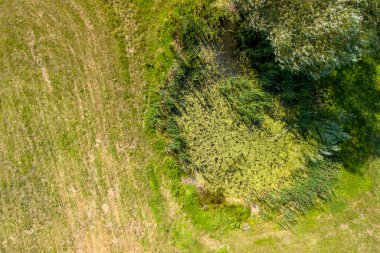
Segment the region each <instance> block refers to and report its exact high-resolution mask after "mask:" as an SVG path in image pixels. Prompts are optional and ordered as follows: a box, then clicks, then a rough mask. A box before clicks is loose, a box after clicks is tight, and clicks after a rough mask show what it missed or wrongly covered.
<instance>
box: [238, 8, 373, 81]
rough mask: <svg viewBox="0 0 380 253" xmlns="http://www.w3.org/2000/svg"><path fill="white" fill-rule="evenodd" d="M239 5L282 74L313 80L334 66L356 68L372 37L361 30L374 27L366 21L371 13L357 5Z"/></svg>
mask: <svg viewBox="0 0 380 253" xmlns="http://www.w3.org/2000/svg"><path fill="white" fill-rule="evenodd" d="M360 2H372V1H360ZM237 3H238V4H239V6H240V9H241V11H242V12H243V16H244V17H246V18H247V22H248V23H249V24H250V26H251V27H252V29H253V30H256V31H258V30H259V31H263V32H265V33H266V36H267V38H268V39H269V40H270V42H271V44H272V46H273V48H274V52H275V55H276V61H277V62H278V63H279V64H280V65H281V66H282V67H283V68H285V69H288V70H291V71H292V72H295V73H299V72H302V73H306V74H310V75H311V76H312V77H313V78H315V79H318V78H320V77H323V76H326V75H328V74H329V73H330V72H331V71H332V70H333V69H334V68H336V67H338V66H341V65H347V64H350V63H354V62H357V61H358V60H359V59H360V57H361V55H362V54H363V52H365V51H368V48H369V47H368V44H369V43H370V39H369V38H371V37H373V36H374V35H373V31H372V30H371V29H366V27H367V26H365V24H367V23H370V22H371V21H372V23H373V22H376V21H375V20H373V19H369V18H368V15H371V14H370V12H368V11H366V9H363V8H362V5H361V4H358V3H357V1H350V0H343V1H331V0H323V1H320V0H313V1H307V2H305V1H279V0H266V1H259V0H238V1H237ZM363 6H368V5H366V4H363ZM367 9H368V8H367ZM376 15H377V14H376ZM370 17H372V16H370ZM377 22H378V21H377Z"/></svg>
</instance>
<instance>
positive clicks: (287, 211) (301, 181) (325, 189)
mask: <svg viewBox="0 0 380 253" xmlns="http://www.w3.org/2000/svg"><path fill="white" fill-rule="evenodd" d="M337 174H338V169H337V167H336V165H334V164H333V163H331V162H328V161H320V162H318V163H311V164H310V165H309V166H308V168H307V178H304V177H299V176H295V181H294V184H293V185H292V186H290V187H289V188H286V189H284V190H283V191H282V192H280V193H279V194H277V193H276V194H270V195H269V196H265V197H264V199H262V201H264V202H265V203H266V204H267V206H269V207H270V211H277V212H279V213H280V214H281V216H282V218H283V219H282V220H281V223H282V224H283V225H285V226H287V225H288V224H289V222H292V221H294V220H295V219H296V217H297V216H298V215H299V214H300V213H301V214H305V213H306V211H308V210H309V209H310V208H312V207H314V206H315V205H316V204H317V202H318V201H320V200H328V199H330V198H331V197H332V196H333V192H332V190H333V187H334V184H335V182H336V179H337Z"/></svg>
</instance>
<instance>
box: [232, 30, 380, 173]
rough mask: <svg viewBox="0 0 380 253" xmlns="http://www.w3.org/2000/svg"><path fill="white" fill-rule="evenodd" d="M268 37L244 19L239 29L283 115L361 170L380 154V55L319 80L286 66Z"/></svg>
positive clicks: (244, 50) (245, 53)
mask: <svg viewBox="0 0 380 253" xmlns="http://www.w3.org/2000/svg"><path fill="white" fill-rule="evenodd" d="M265 38H266V36H265V35H264V34H260V33H255V32H253V31H252V29H250V28H249V27H248V26H246V25H244V24H243V25H241V26H240V28H239V30H238V31H237V33H236V39H237V41H238V45H239V50H240V55H241V56H242V57H243V58H244V59H248V61H249V63H250V64H251V66H252V67H253V68H254V69H255V70H257V72H258V77H259V79H260V80H261V83H262V85H263V88H264V89H265V90H266V91H267V92H269V93H271V94H272V95H273V96H275V97H277V98H279V99H280V101H281V103H282V105H283V106H284V107H285V108H286V116H285V117H284V119H283V120H285V121H286V122H287V124H288V125H289V126H290V128H291V129H293V131H297V132H298V133H300V134H301V135H302V136H303V137H304V138H309V137H312V138H315V139H316V140H317V141H318V143H319V144H320V147H321V153H322V154H323V155H325V156H328V157H331V158H332V159H334V160H339V161H341V162H342V163H343V164H344V167H345V168H346V169H348V170H350V171H351V172H355V173H360V172H361V170H362V168H363V164H365V163H366V162H367V161H368V160H369V159H370V158H372V157H374V156H378V155H379V154H380V118H379V115H380V83H379V79H378V75H379V74H378V70H377V65H379V62H380V56H379V55H377V56H371V57H369V56H367V57H365V58H363V59H362V60H361V61H359V62H358V63H356V64H355V65H352V66H346V67H343V68H341V69H338V70H336V71H334V72H333V73H332V74H331V75H330V76H328V77H325V78H323V79H320V80H313V79H312V78H310V77H308V76H306V75H301V74H298V75H297V74H293V73H291V72H289V71H286V70H282V69H281V68H280V66H279V65H278V64H277V63H276V62H275V55H274V50H273V48H272V47H271V45H270V42H269V41H268V40H266V39H265Z"/></svg>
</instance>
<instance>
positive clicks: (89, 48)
mask: <svg viewBox="0 0 380 253" xmlns="http://www.w3.org/2000/svg"><path fill="white" fill-rule="evenodd" d="M0 10H1V11H0V59H1V71H0V97H1V98H0V117H1V120H0V166H1V170H0V224H1V226H0V251H6V252H21V251H22V252H36V251H69V252H110V251H120V252H121V251H123V252H140V251H144V250H149V249H150V250H153V249H154V248H155V247H157V245H158V244H161V242H160V236H159V233H158V232H157V229H156V223H155V220H154V217H153V214H152V211H151V210H150V208H149V207H148V198H149V191H150V190H149V184H148V183H147V182H146V181H147V180H145V179H144V178H143V177H144V173H142V170H143V169H144V166H145V164H146V160H147V157H148V156H149V154H150V150H149V148H148V145H147V143H146V141H145V140H144V139H143V138H142V137H141V136H140V135H141V130H140V129H141V128H142V122H143V121H142V116H141V115H142V113H141V112H137V113H136V110H142V109H141V108H140V107H137V104H136V103H138V104H142V103H143V99H144V98H143V96H142V94H143V93H142V86H143V83H139V81H141V80H142V79H141V77H139V76H132V83H131V84H128V83H126V81H125V80H123V79H122V75H121V70H120V67H119V65H118V55H117V52H118V49H117V44H116V40H115V39H114V37H113V36H112V34H111V33H110V31H109V30H108V28H107V25H106V24H107V20H106V19H107V16H106V15H105V7H104V4H103V3H101V2H100V1H80V0H76V1H74V0H65V1H50V0H48V1H42V0H41V1H39V0H23V1H0ZM132 32H133V31H131V33H132ZM130 50H132V49H130ZM131 72H132V73H135V74H134V75H137V74H138V73H139V72H137V71H135V70H133V69H131ZM136 73H137V74H136ZM129 85H132V87H133V88H132V89H131V92H132V93H133V96H132V97H133V98H134V99H128V97H129V96H128V92H130V91H129V88H128V87H129ZM142 150H143V152H144V153H143V154H145V155H144V156H142V155H141V154H142ZM139 154H140V155H139ZM142 245H145V247H147V248H145V249H144V248H143V246H142Z"/></svg>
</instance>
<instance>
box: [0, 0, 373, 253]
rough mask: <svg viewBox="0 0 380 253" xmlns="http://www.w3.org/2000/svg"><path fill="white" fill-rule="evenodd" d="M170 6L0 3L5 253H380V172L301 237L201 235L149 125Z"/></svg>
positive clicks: (301, 227)
mask: <svg viewBox="0 0 380 253" xmlns="http://www.w3.org/2000/svg"><path fill="white" fill-rule="evenodd" d="M107 2H112V4H107ZM175 2H176V1H174V0H170V1H159V0H154V1H142V0H135V1H129V2H128V1H101V0H93V1H85V0H62V1H52V0H44V1H43V0H20V1H12V0H0V60H1V69H0V167H1V169H0V252H218V251H219V252H226V251H227V252H271V251H273V252H296V251H298V252H377V251H379V246H378V245H379V240H380V239H379V234H380V231H379V225H378V224H380V221H379V217H380V214H379V207H378V205H377V203H379V189H378V179H379V177H378V176H379V174H378V172H379V166H380V165H379V162H376V161H375V162H373V163H371V164H370V165H368V166H370V167H371V169H370V170H369V171H370V175H372V178H375V179H373V180H372V181H371V179H369V178H367V177H368V176H367V177H364V178H363V177H361V176H358V175H353V174H349V173H348V172H345V173H343V174H342V179H341V180H340V182H341V183H340V185H341V186H340V187H341V188H337V190H336V194H337V197H336V199H334V200H333V201H332V202H331V203H327V204H325V205H322V204H321V208H320V209H316V210H313V211H311V212H310V213H309V214H308V215H306V217H302V218H300V222H299V224H298V225H296V226H295V227H294V231H291V230H283V229H280V228H278V227H276V226H275V225H274V224H272V223H270V222H260V223H259V224H257V225H255V226H254V225H251V228H250V229H249V230H248V231H246V232H243V231H240V230H239V229H235V230H231V231H230V230H228V231H226V232H223V233H221V234H220V233H213V232H205V230H204V229H203V227H204V226H205V225H204V226H203V227H202V226H200V225H197V224H199V221H198V223H197V221H196V219H195V218H194V217H192V213H191V212H190V211H189V208H187V209H186V205H185V204H184V202H185V201H184V200H183V199H181V198H176V197H175V196H173V194H172V193H171V190H170V188H171V186H172V184H173V182H172V181H171V178H170V177H169V176H168V173H166V172H165V169H163V168H166V167H168V164H170V161H171V158H170V157H167V156H165V155H164V154H163V152H162V137H160V136H158V135H157V134H156V133H150V132H148V131H146V129H145V118H146V114H147V112H148V108H149V104H150V103H151V101H152V100H153V99H154V97H152V96H151V94H152V91H154V90H157V89H158V87H159V86H160V85H162V84H163V82H164V80H165V78H166V74H167V72H168V69H169V67H170V66H171V63H172V60H173V55H172V53H171V50H170V47H171V42H172V41H171V37H170V34H169V33H168V31H167V30H165V27H166V25H167V23H168V21H169V17H170V14H171V12H172V8H173V5H174V4H175ZM151 66H153V68H152V67H151ZM186 189H188V188H186ZM353 189H357V190H353ZM188 192H189V195H191V192H192V191H191V189H190V188H189V190H188ZM198 209H199V210H198ZM198 209H196V210H197V214H198V215H199V213H200V212H203V211H202V209H201V208H200V207H199V208H198ZM218 215H219V214H216V215H213V213H208V214H207V215H203V216H202V215H200V216H202V217H206V218H207V217H213V216H216V217H224V216H218ZM223 222H224V220H221V221H219V223H223ZM205 224H206V222H205ZM206 231H207V230H206Z"/></svg>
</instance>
